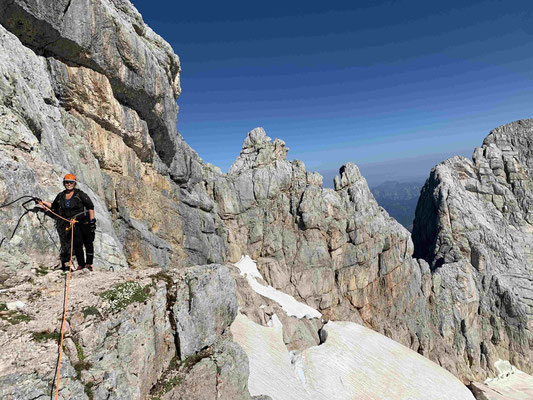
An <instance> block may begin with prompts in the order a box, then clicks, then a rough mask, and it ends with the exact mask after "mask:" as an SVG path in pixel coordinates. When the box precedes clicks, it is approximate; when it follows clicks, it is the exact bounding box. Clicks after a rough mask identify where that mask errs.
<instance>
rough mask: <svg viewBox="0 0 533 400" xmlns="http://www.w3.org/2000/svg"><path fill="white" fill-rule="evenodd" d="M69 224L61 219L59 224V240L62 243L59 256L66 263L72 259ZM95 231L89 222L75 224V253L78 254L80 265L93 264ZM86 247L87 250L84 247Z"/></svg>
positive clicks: (77, 258)
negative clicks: (92, 230)
mask: <svg viewBox="0 0 533 400" xmlns="http://www.w3.org/2000/svg"><path fill="white" fill-rule="evenodd" d="M68 226H69V225H68V224H67V223H65V222H63V221H60V222H59V223H58V224H57V233H58V234H59V239H60V240H59V241H60V243H61V250H60V254H59V257H60V259H61V263H62V264H63V265H65V264H66V263H67V262H68V261H69V260H70V237H71V236H70V235H71V233H70V230H68V231H67V230H66V228H68ZM93 242H94V233H93V232H91V228H90V226H89V224H87V223H80V222H78V223H77V224H74V244H73V249H72V250H73V253H74V254H75V255H76V260H77V261H78V265H79V266H82V267H83V266H85V264H91V265H92V264H93V257H94V244H93ZM84 247H85V251H84V250H83V248H84Z"/></svg>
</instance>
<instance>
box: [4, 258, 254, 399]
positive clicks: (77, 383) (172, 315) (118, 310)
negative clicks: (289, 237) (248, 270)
mask: <svg viewBox="0 0 533 400" xmlns="http://www.w3.org/2000/svg"><path fill="white" fill-rule="evenodd" d="M64 286H65V275H64V274H62V273H60V272H58V271H50V270H47V269H40V270H39V271H28V272H21V273H20V274H19V275H18V276H16V277H13V278H11V279H10V280H8V281H6V282H4V283H3V287H6V289H2V291H1V292H0V345H1V346H2V352H1V354H0V397H1V398H2V399H6V400H7V399H30V398H31V399H47V398H50V393H51V392H52V391H54V390H55V387H54V385H53V383H54V374H55V369H56V365H57V357H58V353H57V347H58V339H59V334H58V332H59V327H58V324H60V322H61V313H62V310H63V300H64ZM213 289H216V290H213ZM199 299H201V300H199ZM208 299H209V300H208ZM206 301H209V302H210V303H212V304H215V305H216V306H215V307H212V308H209V307H207V306H206V303H205V302H206ZM184 303H186V304H187V307H185V308H184V307H183V305H184ZM8 305H9V306H10V307H9V308H11V309H8ZM12 305H14V306H12ZM206 310H209V311H210V312H216V318H213V319H208V320H207V321H209V322H213V323H214V325H212V326H205V321H206V319H204V318H202V319H199V318H198V316H199V315H201V314H202V313H205V312H206ZM236 315H237V298H236V293H235V282H234V281H233V279H232V278H231V276H230V274H229V271H228V269H227V267H225V266H223V265H217V264H211V265H207V266H196V267H190V268H186V269H184V270H181V271H175V270H174V271H169V272H164V271H162V270H161V269H158V268H151V269H144V270H142V271H139V272H135V271H129V270H125V271H122V272H107V271H102V272H93V273H90V274H88V273H76V274H75V275H74V277H73V280H72V283H71V289H70V300H69V306H68V314H67V330H66V334H65V341H64V353H63V357H62V368H61V379H60V392H59V393H60V398H65V399H66V398H69V399H89V398H90V399H95V400H97V399H117V400H118V399H148V398H165V399H181V398H186V399H192V398H197V399H213V400H215V399H217V398H227V399H229V398H232V399H250V398H251V397H250V395H249V393H248V390H247V380H248V361H247V358H246V355H245V354H244V352H243V350H242V349H241V348H240V347H239V346H238V345H236V344H235V343H234V342H233V341H232V340H231V335H230V333H229V326H230V324H231V323H232V322H233V320H234V319H235V317H236ZM191 349H192V350H195V351H191ZM198 382H201V387H197V386H198V384H199V383H198ZM221 382H222V383H223V385H221ZM161 396H162V397H161ZM217 396H218V397H217Z"/></svg>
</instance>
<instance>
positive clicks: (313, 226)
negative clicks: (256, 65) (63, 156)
mask: <svg viewBox="0 0 533 400" xmlns="http://www.w3.org/2000/svg"><path fill="white" fill-rule="evenodd" d="M286 154H287V148H286V147H285V144H284V143H283V141H281V140H275V141H271V139H270V138H269V137H267V136H266V133H265V131H264V130H263V129H262V128H257V129H254V130H253V131H251V132H250V133H248V135H247V137H246V140H245V141H244V144H243V148H242V151H241V154H240V156H239V157H238V158H237V160H236V161H235V163H234V164H233V165H232V166H231V168H230V170H229V172H228V174H227V175H222V174H220V173H219V172H217V171H216V170H215V169H210V170H206V174H205V179H206V182H207V189H208V192H209V194H210V195H211V196H212V198H213V199H214V201H215V203H216V210H217V212H218V214H219V216H220V218H221V219H222V220H223V222H224V225H225V228H226V236H225V238H226V242H227V249H228V257H229V259H230V260H231V261H237V260H238V259H239V258H240V257H241V255H242V254H250V255H251V256H252V258H254V259H255V260H256V261H257V264H258V267H259V270H260V272H261V274H262V275H263V277H264V278H265V279H266V281H267V282H268V284H270V285H272V286H273V287H274V288H276V289H280V290H283V291H284V292H286V293H289V294H291V295H293V296H295V297H296V298H298V299H300V300H303V301H304V302H305V303H307V304H308V305H310V306H312V307H314V308H316V309H317V310H319V311H320V312H321V313H322V314H323V315H324V317H325V318H327V319H335V320H351V321H358V322H364V323H366V324H368V325H369V326H371V327H372V328H374V329H376V330H377V331H379V332H385V333H387V334H388V335H390V336H391V337H393V338H394V339H395V340H398V341H400V342H402V343H404V344H406V345H408V346H412V347H413V348H415V349H417V350H418V349H419V347H420V346H421V345H420V342H421V340H422V338H423V336H424V335H426V336H427V332H426V331H427V328H426V327H425V321H427V320H428V319H429V313H428V309H427V308H426V297H425V295H424V293H423V291H422V287H423V282H426V281H427V280H428V279H430V278H429V268H427V266H426V264H422V265H421V264H419V263H418V262H417V261H415V260H413V259H412V258H411V255H412V251H413V245H412V242H411V239H410V235H409V232H408V231H407V230H406V229H404V228H403V227H402V226H401V225H400V224H398V223H397V222H396V221H395V220H393V219H392V218H390V217H389V216H388V214H387V213H386V211H385V210H384V209H382V208H380V207H379V206H378V205H377V203H376V201H375V200H374V198H373V196H372V194H371V192H370V190H369V188H368V185H367V183H366V181H365V179H364V178H363V177H362V176H361V174H360V173H359V170H358V168H357V166H355V165H354V164H351V163H349V164H347V165H345V166H344V167H342V168H341V177H340V178H337V180H336V182H335V190H332V189H324V188H322V177H321V176H320V175H319V174H317V173H310V172H307V171H306V170H305V166H304V164H303V163H302V162H300V161H293V162H289V161H287V160H286ZM417 335H419V336H420V338H421V339H420V340H419V339H418V338H417Z"/></svg>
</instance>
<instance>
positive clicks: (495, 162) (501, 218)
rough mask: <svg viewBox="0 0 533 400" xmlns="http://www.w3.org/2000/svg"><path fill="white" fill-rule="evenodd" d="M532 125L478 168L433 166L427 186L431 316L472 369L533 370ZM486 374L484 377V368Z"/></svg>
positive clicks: (421, 247) (488, 152)
mask: <svg viewBox="0 0 533 400" xmlns="http://www.w3.org/2000/svg"><path fill="white" fill-rule="evenodd" d="M532 213H533V121H531V120H526V121H517V122H514V123H512V124H509V125H505V126H502V127H500V128H498V129H495V130H494V131H492V132H491V133H490V135H489V136H487V138H486V139H485V140H484V142H483V146H481V147H478V148H476V150H475V151H474V155H473V162H471V161H470V160H467V159H465V158H463V157H454V158H452V159H450V160H447V161H445V162H444V163H442V164H439V165H438V166H436V167H435V168H434V169H433V170H432V171H431V175H430V177H429V179H428V180H427V182H426V184H425V186H424V187H423V189H422V192H421V196H420V200H419V202H418V206H417V210H416V219H415V222H414V229H413V241H414V245H415V257H419V258H423V259H425V260H426V261H427V262H428V263H429V265H430V268H431V270H432V282H433V290H432V293H431V296H430V305H431V307H432V315H433V316H434V318H435V320H434V321H435V324H436V325H437V326H438V327H439V329H440V333H441V335H442V336H443V337H444V338H445V340H446V341H447V342H449V343H450V344H451V346H450V349H452V350H453V351H454V352H455V354H456V356H457V357H459V358H460V357H463V358H464V362H465V363H466V364H467V365H469V367H470V369H471V370H472V371H480V370H492V365H493V364H494V363H495V362H496V361H497V360H498V359H500V358H501V359H504V360H509V361H510V362H511V363H512V364H513V365H515V366H517V367H519V368H520V369H523V370H524V371H525V372H529V373H531V371H532V365H533V300H532V299H533V275H532V272H533V269H532V268H533V251H532V247H531V246H532V244H533V220H532ZM478 373H479V372H478Z"/></svg>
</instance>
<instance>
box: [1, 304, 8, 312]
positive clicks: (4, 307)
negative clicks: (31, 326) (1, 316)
mask: <svg viewBox="0 0 533 400" xmlns="http://www.w3.org/2000/svg"><path fill="white" fill-rule="evenodd" d="M0 311H7V305H6V303H0Z"/></svg>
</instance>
